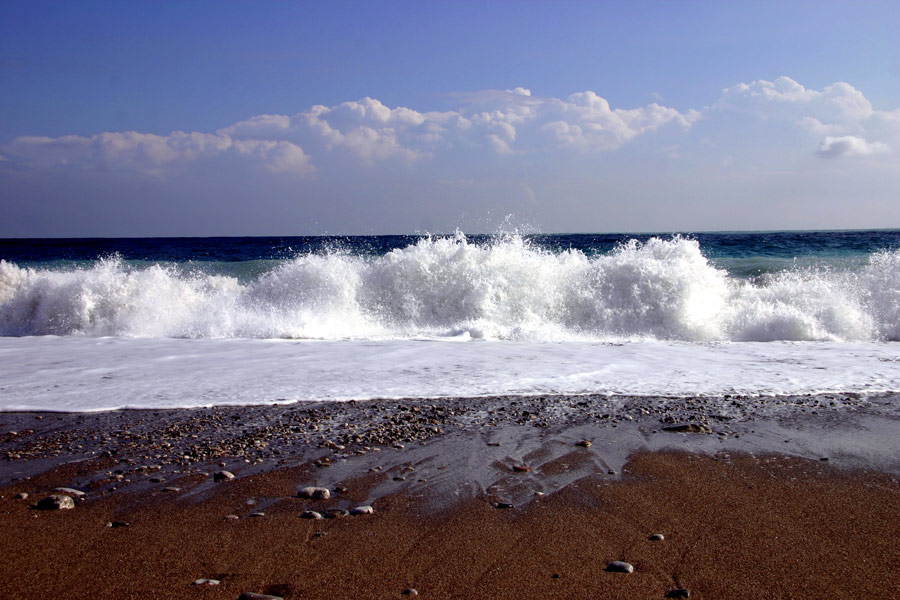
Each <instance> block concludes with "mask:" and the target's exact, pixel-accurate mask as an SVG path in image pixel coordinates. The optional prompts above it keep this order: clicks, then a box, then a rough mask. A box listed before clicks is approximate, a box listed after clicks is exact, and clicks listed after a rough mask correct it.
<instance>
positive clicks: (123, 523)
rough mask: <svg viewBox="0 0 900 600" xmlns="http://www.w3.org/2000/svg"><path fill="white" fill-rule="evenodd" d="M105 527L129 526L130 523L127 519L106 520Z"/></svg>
mask: <svg viewBox="0 0 900 600" xmlns="http://www.w3.org/2000/svg"><path fill="white" fill-rule="evenodd" d="M106 526H107V527H131V523H128V522H127V521H107V522H106Z"/></svg>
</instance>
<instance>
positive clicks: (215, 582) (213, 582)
mask: <svg viewBox="0 0 900 600" xmlns="http://www.w3.org/2000/svg"><path fill="white" fill-rule="evenodd" d="M220 583H222V582H221V581H219V580H218V579H198V580H197V581H195V582H194V585H219V584H220Z"/></svg>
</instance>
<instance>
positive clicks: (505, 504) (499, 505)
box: [494, 502, 513, 508]
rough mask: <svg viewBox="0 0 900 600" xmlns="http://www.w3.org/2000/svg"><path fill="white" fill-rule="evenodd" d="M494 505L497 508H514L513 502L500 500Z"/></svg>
mask: <svg viewBox="0 0 900 600" xmlns="http://www.w3.org/2000/svg"><path fill="white" fill-rule="evenodd" d="M494 506H496V507H497V508H512V507H513V504H512V502H498V503H496V504H495V505H494Z"/></svg>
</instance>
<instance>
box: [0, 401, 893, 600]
mask: <svg viewBox="0 0 900 600" xmlns="http://www.w3.org/2000/svg"><path fill="white" fill-rule="evenodd" d="M895 400H896V399H895V398H894V397H893V396H881V397H877V396H876V397H862V396H850V395H841V396H809V397H791V398H782V399H777V402H781V403H783V404H784V406H785V407H786V410H785V416H784V418H778V417H771V416H769V417H767V418H765V419H762V418H757V417H755V416H754V404H755V403H758V404H759V405H760V406H761V405H762V404H763V403H767V404H768V405H769V406H771V405H772V403H773V399H771V398H769V399H755V400H754V399H752V398H735V402H734V404H735V406H736V407H740V409H738V408H736V409H735V411H734V412H732V413H729V414H728V415H725V414H720V413H721V411H718V412H717V413H716V414H712V412H713V411H710V410H707V403H706V402H705V401H704V399H702V398H628V397H623V398H617V399H612V400H611V399H610V398H606V397H590V396H572V397H496V398H475V399H442V400H415V399H409V400H382V401H369V402H354V403H323V404H298V405H289V406H257V407H243V408H204V409H192V410H169V411H114V412H102V413H4V414H2V415H0V431H2V437H0V452H2V457H3V462H2V463H0V484H2V488H0V496H2V497H0V527H2V530H3V531H4V532H5V535H4V536H2V540H0V552H2V555H3V556H4V561H3V563H2V564H3V566H2V575H0V590H2V591H3V593H4V595H6V596H9V597H16V598H48V597H66V598H82V597H90V598H110V599H124V598H163V597H165V598H238V597H240V596H241V594H246V593H250V594H266V595H272V596H276V597H281V598H308V597H321V596H324V595H325V594H329V595H331V596H332V597H338V598H391V597H404V596H411V595H413V594H417V595H419V596H423V597H432V598H585V597H591V596H597V595H602V596H603V597H608V598H666V597H688V596H687V594H688V593H689V597H690V598H823V597H866V598H896V597H898V596H900V548H898V546H897V543H896V540H897V539H898V538H900V520H898V519H897V515H900V483H898V475H900V458H898V457H900V453H898V449H900V447H898V442H897V440H898V439H900V436H898V435H897V434H898V432H900V421H898V420H897V418H896V417H895V416H893V412H894V411H893V409H892V408H891V406H892V404H893V403H895ZM716 406H720V407H721V406H722V404H721V402H719V403H716ZM610 407H614V408H613V409H611V408H610ZM222 471H228V472H230V473H232V474H233V475H234V476H235V477H234V479H226V480H221V479H222V477H224V476H220V477H216V474H217V473H220V472H222ZM216 479H220V480H221V481H216ZM309 486H315V487H322V488H325V489H327V490H328V491H329V498H327V499H305V498H300V497H298V492H300V491H301V490H303V488H305V487H309ZM60 487H65V488H72V489H73V490H77V491H80V492H84V493H85V494H84V496H81V497H79V494H78V493H76V492H75V491H62V492H60V491H54V490H56V488H60ZM23 494H27V495H28V497H27V498H22V497H21V496H22V495H23ZM51 494H58V495H66V494H67V495H69V496H71V497H73V498H74V505H75V506H74V508H72V509H67V510H38V509H37V508H35V506H36V503H37V502H38V501H40V500H41V499H42V498H44V497H45V496H48V495H51ZM17 496H18V497H17ZM366 506H370V507H372V514H360V515H344V514H343V512H342V511H352V509H355V508H359V507H366ZM329 510H333V511H334V512H329ZM307 511H314V512H316V513H318V514H320V515H322V516H323V518H321V519H315V518H301V515H302V514H304V513H306V512H307ZM307 516H310V515H307ZM324 517H330V518H324ZM654 534H660V535H661V536H662V538H663V539H661V540H659V539H651V536H654ZM612 561H624V562H627V563H629V564H630V565H631V566H632V567H633V572H632V573H617V572H613V571H611V570H609V566H608V565H609V563H610V562H612ZM198 580H213V581H215V582H217V583H214V584H212V583H209V582H203V583H196V582H197V581H198ZM413 590H414V591H413ZM245 597H252V596H245Z"/></svg>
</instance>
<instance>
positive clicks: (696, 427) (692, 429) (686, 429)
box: [663, 423, 712, 433]
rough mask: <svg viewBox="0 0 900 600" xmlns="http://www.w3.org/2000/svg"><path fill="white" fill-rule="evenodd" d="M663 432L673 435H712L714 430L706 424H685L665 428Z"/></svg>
mask: <svg viewBox="0 0 900 600" xmlns="http://www.w3.org/2000/svg"><path fill="white" fill-rule="evenodd" d="M663 431H669V432H672V433H712V428H711V427H710V426H709V425H706V424H704V423H683V424H681V425H670V426H668V427H663Z"/></svg>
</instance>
